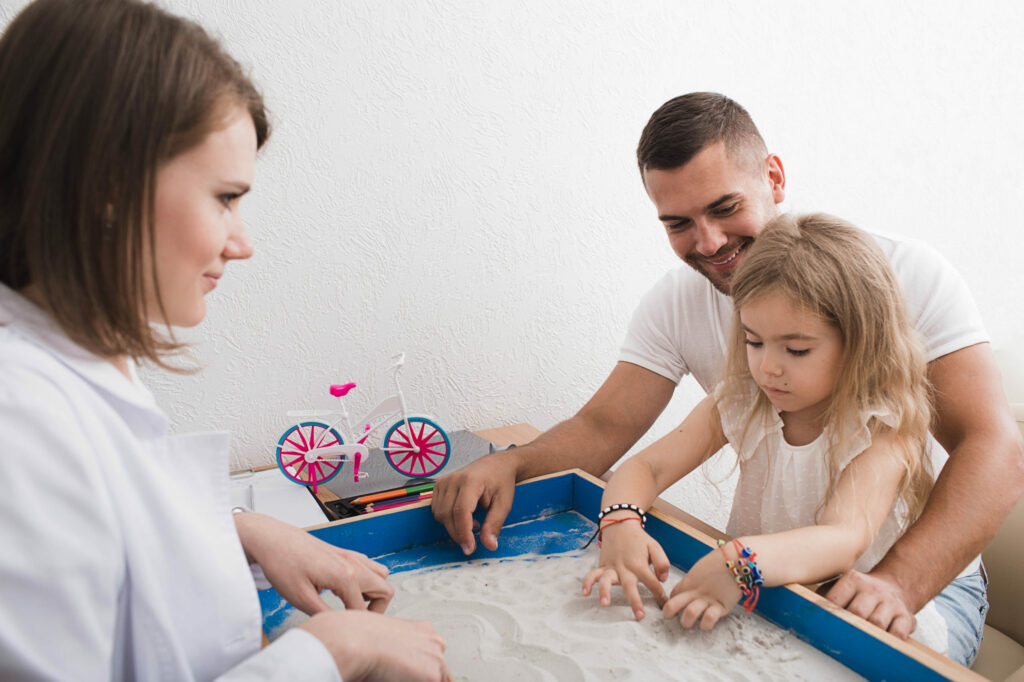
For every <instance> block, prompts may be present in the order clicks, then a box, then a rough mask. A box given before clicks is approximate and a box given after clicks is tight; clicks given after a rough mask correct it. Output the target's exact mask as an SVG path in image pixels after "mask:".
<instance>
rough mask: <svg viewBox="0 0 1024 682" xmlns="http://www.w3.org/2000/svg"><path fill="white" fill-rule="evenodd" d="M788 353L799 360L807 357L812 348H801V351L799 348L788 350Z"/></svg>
mask: <svg viewBox="0 0 1024 682" xmlns="http://www.w3.org/2000/svg"><path fill="white" fill-rule="evenodd" d="M786 351H787V352H788V353H789V354H790V355H795V356H797V357H798V358H799V357H802V356H804V355H807V354H808V353H810V352H811V349H810V348H800V349H797V348H787V349H786Z"/></svg>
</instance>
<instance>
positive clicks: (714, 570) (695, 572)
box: [661, 550, 743, 630]
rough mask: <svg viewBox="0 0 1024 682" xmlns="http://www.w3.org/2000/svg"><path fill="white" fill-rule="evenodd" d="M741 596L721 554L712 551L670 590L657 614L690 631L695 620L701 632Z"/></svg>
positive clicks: (730, 607)
mask: <svg viewBox="0 0 1024 682" xmlns="http://www.w3.org/2000/svg"><path fill="white" fill-rule="evenodd" d="M742 596H743V593H742V592H740V588H739V587H738V586H737V584H736V578H735V577H734V576H733V574H732V572H731V571H730V570H729V569H728V568H727V567H726V565H725V558H724V557H723V556H722V553H721V552H719V551H718V550H712V551H710V552H708V553H707V554H706V555H705V556H704V557H703V558H701V560H700V561H698V562H697V563H695V564H694V565H693V568H691V569H690V571H689V572H688V573H687V574H686V575H685V576H684V577H683V579H682V580H680V581H679V582H678V583H677V584H676V586H675V587H674V588H672V596H671V597H669V599H668V601H667V602H665V605H664V606H663V607H662V610H661V612H662V614H663V615H664V616H665V618H668V619H671V618H675V617H676V616H679V623H680V624H681V625H682V626H683V627H684V628H692V627H693V626H694V625H696V624H697V621H698V620H699V621H700V627H701V629H702V630H710V629H711V628H713V627H714V626H715V623H717V622H718V621H719V620H720V619H721V618H722V616H724V615H725V614H727V613H729V611H731V610H732V607H734V606H736V604H738V603H739V601H740V597H742Z"/></svg>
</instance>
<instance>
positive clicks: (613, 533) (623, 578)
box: [583, 521, 669, 620]
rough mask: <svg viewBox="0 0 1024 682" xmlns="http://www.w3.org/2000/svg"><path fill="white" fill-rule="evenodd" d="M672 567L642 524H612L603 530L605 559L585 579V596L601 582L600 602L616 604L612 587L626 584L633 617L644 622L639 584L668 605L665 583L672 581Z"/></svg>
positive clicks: (602, 543)
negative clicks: (669, 579)
mask: <svg viewBox="0 0 1024 682" xmlns="http://www.w3.org/2000/svg"><path fill="white" fill-rule="evenodd" d="M652 566H653V567H654V570H653V571H652V570H651V567H652ZM668 567H669V563H668V557H667V556H665V550H663V549H662V548H661V545H659V544H658V543H657V542H655V541H654V539H653V538H652V537H651V536H650V535H648V534H647V533H645V532H644V531H643V530H642V529H641V528H640V524H638V523H635V522H631V521H626V522H624V523H616V524H614V525H610V526H608V527H607V528H605V529H604V530H603V531H601V560H600V563H599V564H598V567H597V568H595V569H594V570H592V571H590V573H588V574H587V577H586V578H585V579H584V580H583V596H584V597H586V596H589V595H590V591H591V589H592V588H593V586H594V583H597V586H598V593H599V594H600V601H599V603H600V604H601V606H608V605H609V604H611V603H612V585H622V591H623V592H624V593H625V594H626V600H627V601H628V602H629V605H630V606H631V607H632V608H633V615H634V616H635V617H636V619H637V620H641V619H642V618H643V617H644V615H646V614H645V612H644V605H643V600H642V599H641V598H640V590H639V589H638V587H637V583H638V582H640V583H643V584H644V585H646V586H647V589H648V590H650V591H651V594H653V595H654V598H655V599H656V600H657V601H658V605H659V606H660V605H662V604H664V603H665V599H666V596H665V588H664V587H662V585H661V583H663V582H665V580H667V579H668Z"/></svg>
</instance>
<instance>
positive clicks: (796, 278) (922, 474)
mask: <svg viewBox="0 0 1024 682" xmlns="http://www.w3.org/2000/svg"><path fill="white" fill-rule="evenodd" d="M767 294H773V295H775V294H782V295H784V296H786V297H787V298H788V299H789V300H790V301H791V302H792V304H793V305H794V307H796V308H798V309H800V310H804V311H807V312H809V313H810V314H813V315H815V316H817V317H818V318H820V319H821V320H822V321H824V322H825V323H826V324H829V325H831V326H832V327H834V328H835V329H837V330H838V331H839V333H840V337H841V339H842V343H843V361H842V366H841V368H840V370H839V374H838V377H837V379H836V385H835V389H834V391H833V393H832V399H831V402H830V404H829V405H828V407H827V409H826V412H825V419H824V423H825V424H826V429H825V430H826V438H828V444H829V447H828V449H827V452H828V462H827V464H828V472H829V495H831V491H832V490H833V489H834V487H835V484H836V481H837V479H838V476H839V471H838V466H837V463H836V457H837V454H836V453H838V452H839V451H840V448H841V446H842V444H843V441H844V439H845V438H846V437H847V436H849V435H851V434H849V433H847V430H846V429H844V428H841V427H839V425H845V424H850V423H857V422H856V421H853V422H851V421H850V420H858V419H861V418H862V417H861V416H860V415H862V414H863V413H865V412H867V411H869V410H883V411H888V412H889V413H890V414H891V415H892V416H893V418H894V420H895V425H894V427H893V433H894V435H895V437H896V441H897V443H898V447H897V448H896V451H895V453H894V454H895V456H897V457H899V458H900V463H901V464H902V466H903V477H902V480H901V483H900V487H899V492H898V497H897V500H898V501H900V502H902V504H903V505H904V513H903V521H904V523H906V524H909V523H912V522H913V521H914V520H915V519H917V517H918V516H919V515H920V513H921V510H922V509H923V508H924V504H925V502H926V501H927V498H928V493H929V491H930V489H931V485H932V480H933V479H932V472H931V465H930V461H929V458H928V454H927V442H928V429H929V426H930V425H931V417H932V410H931V400H930V388H929V384H928V379H927V375H926V363H925V359H924V351H923V349H922V346H921V342H920V340H919V338H918V335H917V332H916V330H915V329H914V328H913V326H912V325H911V324H910V321H909V319H908V317H907V312H906V305H905V303H904V300H903V295H902V293H901V290H900V285H899V282H897V281H896V278H895V276H894V275H893V273H892V270H891V269H890V267H889V263H888V260H887V259H886V257H885V255H884V254H883V253H882V251H881V249H880V248H879V247H878V245H877V244H876V243H875V241H874V239H872V238H871V237H870V236H869V235H868V234H866V233H865V232H863V231H861V230H859V229H857V228H856V227H854V226H853V225H851V224H849V223H847V222H845V221H843V220H840V219H838V218H835V217H833V216H830V215H826V214H823V213H816V214H808V215H800V216H791V215H782V216H779V217H778V218H776V219H774V220H772V221H771V222H770V223H769V224H768V225H767V226H766V227H765V228H764V230H763V231H762V232H761V233H760V234H759V235H758V237H757V239H756V240H755V241H754V243H753V244H752V245H751V246H750V247H749V248H748V250H747V253H746V254H745V255H744V258H743V262H742V263H741V265H740V266H739V268H738V269H737V271H736V274H735V276H734V277H733V281H732V298H733V305H734V310H733V324H732V335H731V338H730V343H729V350H728V353H727V357H726V369H725V386H724V391H723V393H722V394H721V395H722V396H723V398H725V397H728V396H735V395H742V394H743V393H745V392H748V391H749V386H750V382H751V374H750V369H749V367H748V364H747V349H746V342H745V334H744V332H743V329H742V327H741V326H740V322H739V314H740V311H741V310H742V309H743V306H744V305H746V304H747V303H748V302H750V301H753V300H755V299H758V298H760V297H762V296H765V295H767ZM756 402H757V404H756V407H755V409H753V410H751V412H750V414H751V418H750V420H748V423H747V425H746V431H748V432H749V429H750V426H751V422H753V420H754V416H755V415H764V414H766V412H765V411H766V410H769V409H771V404H770V403H769V401H768V398H767V397H766V396H765V394H764V392H762V391H757V397H756ZM868 427H869V429H870V430H871V433H872V435H874V434H876V433H878V432H879V430H881V429H883V428H885V425H883V424H881V423H879V422H878V421H877V420H874V419H872V420H871V421H870V422H869V424H868ZM745 435H746V434H745ZM827 500H828V498H827V497H826V499H825V500H822V502H821V505H820V506H819V511H820V510H821V508H823V507H824V505H825V503H826V502H827Z"/></svg>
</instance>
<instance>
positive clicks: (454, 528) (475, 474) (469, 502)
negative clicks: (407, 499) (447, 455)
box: [430, 450, 517, 554]
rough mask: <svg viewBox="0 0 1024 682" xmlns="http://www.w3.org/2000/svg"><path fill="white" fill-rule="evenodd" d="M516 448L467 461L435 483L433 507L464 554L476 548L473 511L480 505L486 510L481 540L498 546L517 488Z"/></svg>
mask: <svg viewBox="0 0 1024 682" xmlns="http://www.w3.org/2000/svg"><path fill="white" fill-rule="evenodd" d="M513 452H514V451H509V450H503V451H501V452H495V453H492V454H490V455H487V456H486V457H481V458H480V459H478V460H476V461H475V462H472V463H470V464H467V465H466V466H464V467H463V468H461V469H459V470H458V471H456V472H455V473H453V474H449V475H448V476H444V477H442V478H441V479H440V480H438V482H437V485H436V486H434V495H433V497H432V498H431V502H430V508H431V510H433V512H434V518H435V519H437V520H438V521H440V522H441V523H442V524H444V527H445V529H447V531H448V534H449V535H451V536H452V539H453V540H455V542H457V543H458V544H459V546H460V547H461V548H462V551H463V552H464V553H465V554H472V553H473V551H474V550H475V549H476V541H475V540H474V539H473V531H474V530H475V527H474V521H473V512H474V511H475V510H476V508H477V505H480V506H481V507H483V508H484V509H486V510H487V516H486V517H485V518H484V522H483V524H482V525H481V526H480V542H482V543H483V545H484V547H486V548H487V549H497V548H498V533H500V532H501V526H502V524H503V523H505V517H506V516H508V511H509V509H511V507H512V498H513V497H514V495H515V488H516V468H517V464H516V459H515V456H514V454H513Z"/></svg>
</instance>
